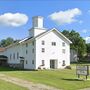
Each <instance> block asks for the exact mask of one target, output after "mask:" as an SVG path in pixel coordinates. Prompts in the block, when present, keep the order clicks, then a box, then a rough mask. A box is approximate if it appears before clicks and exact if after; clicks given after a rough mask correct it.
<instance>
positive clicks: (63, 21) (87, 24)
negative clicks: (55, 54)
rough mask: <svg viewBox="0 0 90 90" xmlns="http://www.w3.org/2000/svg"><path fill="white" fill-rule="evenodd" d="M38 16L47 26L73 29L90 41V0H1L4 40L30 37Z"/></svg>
mask: <svg viewBox="0 0 90 90" xmlns="http://www.w3.org/2000/svg"><path fill="white" fill-rule="evenodd" d="M38 15H39V16H43V17H44V27H45V28H48V29H51V28H54V27H55V28H57V29H58V30H59V31H63V30H65V29H66V30H72V29H73V30H75V31H77V32H79V33H80V35H81V36H82V37H83V38H86V40H87V42H90V37H89V36H90V0H0V40H1V39H5V38H7V37H12V38H14V39H22V38H25V37H27V36H28V34H29V33H28V30H29V29H30V28H31V27H32V17H33V16H38Z"/></svg>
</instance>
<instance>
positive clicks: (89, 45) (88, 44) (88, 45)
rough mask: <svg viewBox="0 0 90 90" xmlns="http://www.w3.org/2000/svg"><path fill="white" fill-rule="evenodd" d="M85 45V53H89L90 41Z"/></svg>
mask: <svg viewBox="0 0 90 90" xmlns="http://www.w3.org/2000/svg"><path fill="white" fill-rule="evenodd" d="M86 47H87V53H90V43H87V44H86Z"/></svg>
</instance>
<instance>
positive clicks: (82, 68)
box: [76, 65, 89, 76]
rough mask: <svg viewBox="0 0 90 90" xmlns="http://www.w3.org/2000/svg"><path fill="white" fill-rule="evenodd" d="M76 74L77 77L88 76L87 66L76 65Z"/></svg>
mask: <svg viewBox="0 0 90 90" xmlns="http://www.w3.org/2000/svg"><path fill="white" fill-rule="evenodd" d="M76 74H77V75H85V76H88V75H89V66H88V65H77V66H76Z"/></svg>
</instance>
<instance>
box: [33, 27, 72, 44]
mask: <svg viewBox="0 0 90 90" xmlns="http://www.w3.org/2000/svg"><path fill="white" fill-rule="evenodd" d="M52 31H55V32H57V33H58V34H59V35H60V36H61V37H63V38H64V39H65V40H67V41H68V42H69V43H72V42H71V41H70V40H69V39H68V38H67V37H65V36H64V35H63V34H62V33H61V32H60V31H58V30H57V29H56V28H53V29H51V30H49V31H46V32H44V33H41V34H39V35H37V36H36V37H35V38H40V37H42V36H44V35H46V34H48V33H50V32H52Z"/></svg>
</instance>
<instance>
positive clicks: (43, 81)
mask: <svg viewBox="0 0 90 90" xmlns="http://www.w3.org/2000/svg"><path fill="white" fill-rule="evenodd" d="M75 66H76V65H72V69H69V70H68V69H64V70H63V69H61V70H40V71H21V70H13V69H10V68H7V69H6V68H0V71H1V72H0V73H1V74H2V75H5V77H8V78H9V79H16V80H17V79H18V80H21V82H22V80H24V82H25V83H26V82H28V83H30V84H29V87H30V85H31V86H34V87H35V88H36V89H35V90H45V88H47V87H48V88H47V90H55V89H60V90H80V89H82V90H86V88H88V87H90V80H87V81H85V80H82V79H81V80H78V79H77V76H76V71H75ZM81 78H85V77H84V76H83V77H81ZM4 79H5V78H4ZM88 79H90V76H89V77H88ZM14 81H15V80H13V82H14ZM32 82H33V83H32ZM11 83H12V82H11ZM25 83H24V85H23V86H24V87H25ZM14 84H15V83H14ZM22 84H23V83H22ZM21 86H22V85H21ZM49 86H50V87H49ZM40 87H42V88H43V89H40ZM31 88H32V87H31ZM38 88H39V89H38ZM84 88H85V89H84ZM29 89H30V88H29ZM31 90H32V89H31ZM33 90H34V89H33ZM87 90H90V88H89V89H87Z"/></svg>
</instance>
